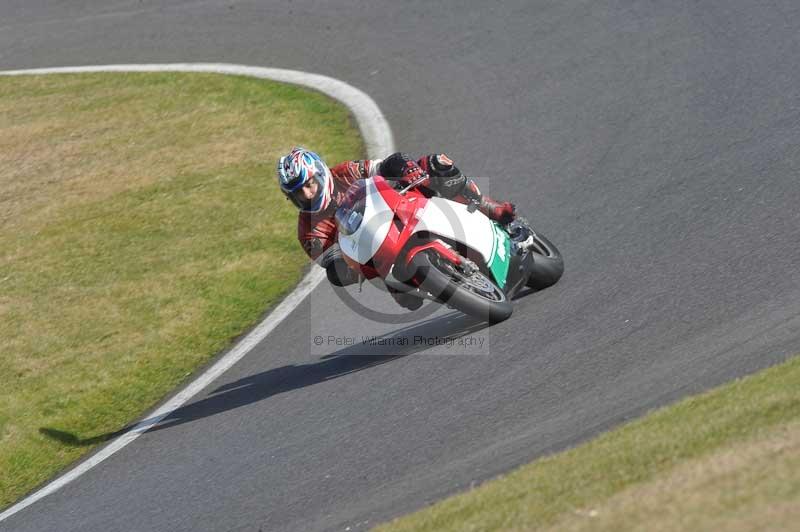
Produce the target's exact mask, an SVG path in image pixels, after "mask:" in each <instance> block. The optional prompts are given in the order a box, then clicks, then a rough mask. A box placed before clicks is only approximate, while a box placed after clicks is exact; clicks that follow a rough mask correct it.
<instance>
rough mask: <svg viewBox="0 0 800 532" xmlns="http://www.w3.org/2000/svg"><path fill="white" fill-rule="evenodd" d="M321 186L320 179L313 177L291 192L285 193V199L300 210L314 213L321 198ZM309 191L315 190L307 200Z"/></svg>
mask: <svg viewBox="0 0 800 532" xmlns="http://www.w3.org/2000/svg"><path fill="white" fill-rule="evenodd" d="M322 186H323V184H322V179H320V177H319V176H314V177H313V178H312V179H309V180H308V181H307V182H306V183H305V184H304V185H302V186H299V187H297V188H296V189H295V190H293V191H292V192H286V197H287V198H289V199H290V200H291V202H292V203H294V205H295V207H297V208H298V209H300V210H303V211H315V210H318V205H319V203H320V199H321V197H322V192H323V191H322ZM309 189H315V190H313V194H311V198H308V195H309V192H308V191H309Z"/></svg>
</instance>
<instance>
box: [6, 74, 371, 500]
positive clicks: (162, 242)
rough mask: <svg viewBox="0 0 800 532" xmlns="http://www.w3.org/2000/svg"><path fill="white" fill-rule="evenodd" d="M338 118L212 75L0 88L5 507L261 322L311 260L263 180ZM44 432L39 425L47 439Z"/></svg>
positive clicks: (326, 138)
mask: <svg viewBox="0 0 800 532" xmlns="http://www.w3.org/2000/svg"><path fill="white" fill-rule="evenodd" d="M294 144H303V145H306V146H309V147H313V148H314V149H315V150H317V151H318V152H319V153H320V154H321V155H322V156H323V157H326V158H328V159H329V160H331V161H338V160H342V159H346V158H353V157H359V156H361V155H362V154H363V147H362V144H361V141H360V137H359V135H358V131H357V128H356V127H355V125H354V124H353V123H352V121H351V119H350V116H349V113H348V111H347V109H346V108H344V107H342V106H341V105H339V104H338V103H335V102H333V101H332V100H330V99H328V98H327V97H324V96H322V95H321V94H317V93H315V92H312V91H308V90H304V89H300V88H297V87H293V86H288V85H281V84H277V83H272V82H265V81H262V80H253V79H249V78H244V77H232V76H222V75H216V74H172V73H170V74H133V73H132V74H64V75H48V76H23V77H13V78H11V77H0V376H2V377H1V378H0V380H1V381H2V387H0V508H2V507H5V506H8V505H9V504H11V503H12V502H13V501H14V500H16V499H17V498H19V497H20V496H21V495H23V494H24V493H26V492H28V491H29V490H31V489H32V488H33V487H35V486H36V485H37V484H39V483H41V482H43V481H44V480H46V479H47V478H49V477H51V476H52V475H54V474H55V473H57V472H58V471H59V470H60V469H62V468H64V467H65V466H66V465H68V464H69V463H70V462H72V461H74V460H75V459H76V458H78V457H80V456H81V455H82V454H84V453H86V452H87V451H88V450H90V449H91V448H92V446H91V445H75V444H74V443H73V444H72V445H70V442H69V441H59V440H58V439H53V438H50V437H47V436H46V433H47V432H48V431H49V430H50V429H51V428H54V429H56V431H65V432H66V433H69V434H72V435H73V436H74V437H75V439H76V441H83V442H93V441H94V440H93V438H92V437H93V436H95V435H97V434H106V433H112V432H114V431H115V430H118V429H120V428H121V427H123V426H124V425H125V424H126V423H127V422H129V421H131V420H132V419H134V418H136V417H137V416H139V415H140V414H141V413H142V412H143V411H145V410H146V409H148V408H149V407H151V406H152V405H153V404H155V403H156V402H157V401H158V400H159V399H160V398H162V397H163V396H164V395H165V394H166V393H168V392H169V391H170V390H171V389H173V388H174V387H175V386H177V385H178V384H180V383H181V382H182V381H183V380H184V379H185V378H186V377H187V376H188V375H189V374H191V372H192V371H193V370H194V369H196V368H197V367H199V366H200V365H202V364H204V363H205V362H207V361H208V360H209V359H210V358H211V357H213V356H214V354H216V353H218V352H219V351H220V350H222V349H224V348H225V347H227V346H228V345H229V344H230V342H231V339H232V338H234V337H236V336H237V335H239V334H240V333H242V332H243V331H245V330H246V329H247V328H248V327H249V326H251V325H253V324H254V323H255V322H257V321H258V318H259V317H260V315H261V314H262V313H263V312H264V311H265V309H267V308H268V307H269V306H270V304H271V303H273V302H274V301H276V299H278V298H280V297H281V296H282V295H284V294H285V293H286V292H287V291H288V290H289V289H290V288H291V287H292V285H293V284H294V283H295V282H296V281H297V280H298V279H299V277H300V275H301V273H302V269H303V266H304V265H305V264H306V262H307V259H306V258H305V255H304V253H303V252H302V250H301V248H300V246H299V245H298V244H297V241H296V229H295V227H296V216H297V212H296V210H295V209H293V208H292V207H291V205H289V203H288V202H286V201H285V199H284V198H283V197H282V196H281V194H280V192H279V190H278V188H277V186H276V184H275V182H274V165H275V161H276V160H277V157H278V156H279V154H280V153H281V152H284V151H286V150H288V148H289V147H291V146H292V145H294ZM51 432H52V431H51Z"/></svg>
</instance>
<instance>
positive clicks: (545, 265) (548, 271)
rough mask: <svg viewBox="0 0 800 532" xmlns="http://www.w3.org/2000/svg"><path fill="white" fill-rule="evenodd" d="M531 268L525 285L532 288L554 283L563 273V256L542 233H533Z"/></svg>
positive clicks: (540, 288)
mask: <svg viewBox="0 0 800 532" xmlns="http://www.w3.org/2000/svg"><path fill="white" fill-rule="evenodd" d="M530 251H531V254H532V255H533V269H532V271H531V276H530V277H529V278H528V282H527V283H526V285H527V286H528V287H529V288H533V289H534V290H542V289H544V288H547V287H548V286H552V285H554V284H556V282H557V281H558V280H559V279H561V276H562V275H563V274H564V258H563V257H562V256H561V252H560V251H558V248H556V247H555V246H554V245H553V243H552V242H550V241H549V240H547V239H546V238H545V237H544V236H543V235H540V234H538V233H534V234H533V245H532V246H531V248H530Z"/></svg>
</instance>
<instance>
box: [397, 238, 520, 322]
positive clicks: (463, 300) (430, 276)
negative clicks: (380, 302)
mask: <svg viewBox="0 0 800 532" xmlns="http://www.w3.org/2000/svg"><path fill="white" fill-rule="evenodd" d="M411 271H412V272H414V273H413V276H414V278H415V279H416V280H417V283H418V284H419V286H420V288H422V289H423V290H426V291H427V292H430V293H431V294H433V295H434V296H435V297H436V298H437V299H438V300H439V302H440V303H445V304H447V305H450V306H451V307H453V308H455V309H457V310H460V311H461V312H463V313H464V314H468V315H469V316H473V317H475V318H479V319H482V320H485V321H488V322H489V323H498V322H501V321H503V320H506V319H508V318H509V316H511V313H512V312H513V310H514V307H513V306H512V304H511V302H510V301H509V300H508V298H507V297H506V295H505V293H504V292H503V291H502V290H501V289H500V288H499V287H498V286H497V285H495V284H494V282H492V281H491V279H489V278H487V277H486V276H485V275H483V274H482V273H480V272H475V273H474V274H473V276H474V277H473V278H482V279H483V280H484V281H485V283H487V284H488V285H491V287H492V288H491V293H489V292H488V291H487V292H480V293H479V292H478V291H477V290H473V289H470V288H469V285H468V284H465V283H464V281H463V280H462V279H460V278H459V276H458V274H457V273H456V272H454V271H453V269H452V266H451V265H450V264H449V263H447V262H446V261H444V260H443V259H440V258H439V256H438V254H436V253H435V252H431V251H423V252H421V253H418V254H417V255H416V256H415V257H414V259H413V260H412V261H411Z"/></svg>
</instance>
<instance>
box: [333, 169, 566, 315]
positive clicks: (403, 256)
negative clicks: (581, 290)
mask: <svg viewBox="0 0 800 532" xmlns="http://www.w3.org/2000/svg"><path fill="white" fill-rule="evenodd" d="M423 179H424V178H421V179H418V180H416V181H415V182H412V183H410V184H408V185H407V186H405V187H403V188H402V189H400V190H398V189H397V188H395V187H396V186H402V184H400V185H398V183H399V182H397V181H388V180H386V179H384V178H383V177H381V176H375V177H373V178H369V179H359V180H357V181H355V182H354V183H353V184H352V185H351V186H350V187H349V189H348V190H347V192H346V194H345V197H344V200H343V201H341V202H340V205H339V207H338V209H337V211H336V216H335V219H336V225H337V228H338V232H339V234H338V243H339V247H340V249H341V252H342V256H343V259H344V261H345V262H346V263H347V265H348V266H349V267H350V268H352V269H354V270H355V271H356V272H358V273H359V274H360V275H361V276H362V277H363V278H365V279H375V278H378V277H379V278H381V279H382V280H383V282H384V283H385V284H386V286H387V287H388V288H389V289H390V290H396V291H398V292H404V293H406V294H410V295H413V296H416V297H420V298H423V299H429V300H433V301H436V302H438V303H441V304H445V305H448V306H450V307H452V308H455V309H457V310H460V311H461V312H463V313H465V314H468V315H470V316H474V317H476V318H479V319H482V320H485V321H488V322H489V323H497V322H500V321H503V320H505V319H507V318H508V317H510V316H511V313H512V311H513V306H512V304H511V298H512V297H514V295H515V294H517V293H518V292H519V291H520V290H521V289H522V288H523V287H526V286H527V287H529V288H532V289H534V290H541V289H543V288H547V287H548V286H551V285H553V284H555V283H556V282H557V281H558V280H559V278H560V277H561V275H562V274H563V272H564V260H563V258H562V257H561V253H560V252H559V251H558V249H557V248H556V247H555V246H554V245H553V244H552V243H551V242H550V241H549V240H548V239H547V238H545V237H544V236H543V235H542V234H540V233H537V232H536V231H534V230H533V229H532V228H531V227H530V225H529V224H528V223H527V221H526V220H524V219H523V218H521V217H517V219H516V220H515V221H513V222H511V223H510V224H508V225H506V226H502V225H500V224H498V223H496V222H494V221H492V220H491V219H489V218H488V217H487V216H485V215H484V214H483V213H481V212H480V211H479V210H477V207H478V205H477V203H475V202H473V203H470V204H461V203H457V202H454V201H451V200H448V199H445V198H442V197H437V196H430V195H428V194H425V193H424V192H423V190H422V189H421V188H422V187H420V183H421V182H422V181H423Z"/></svg>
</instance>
